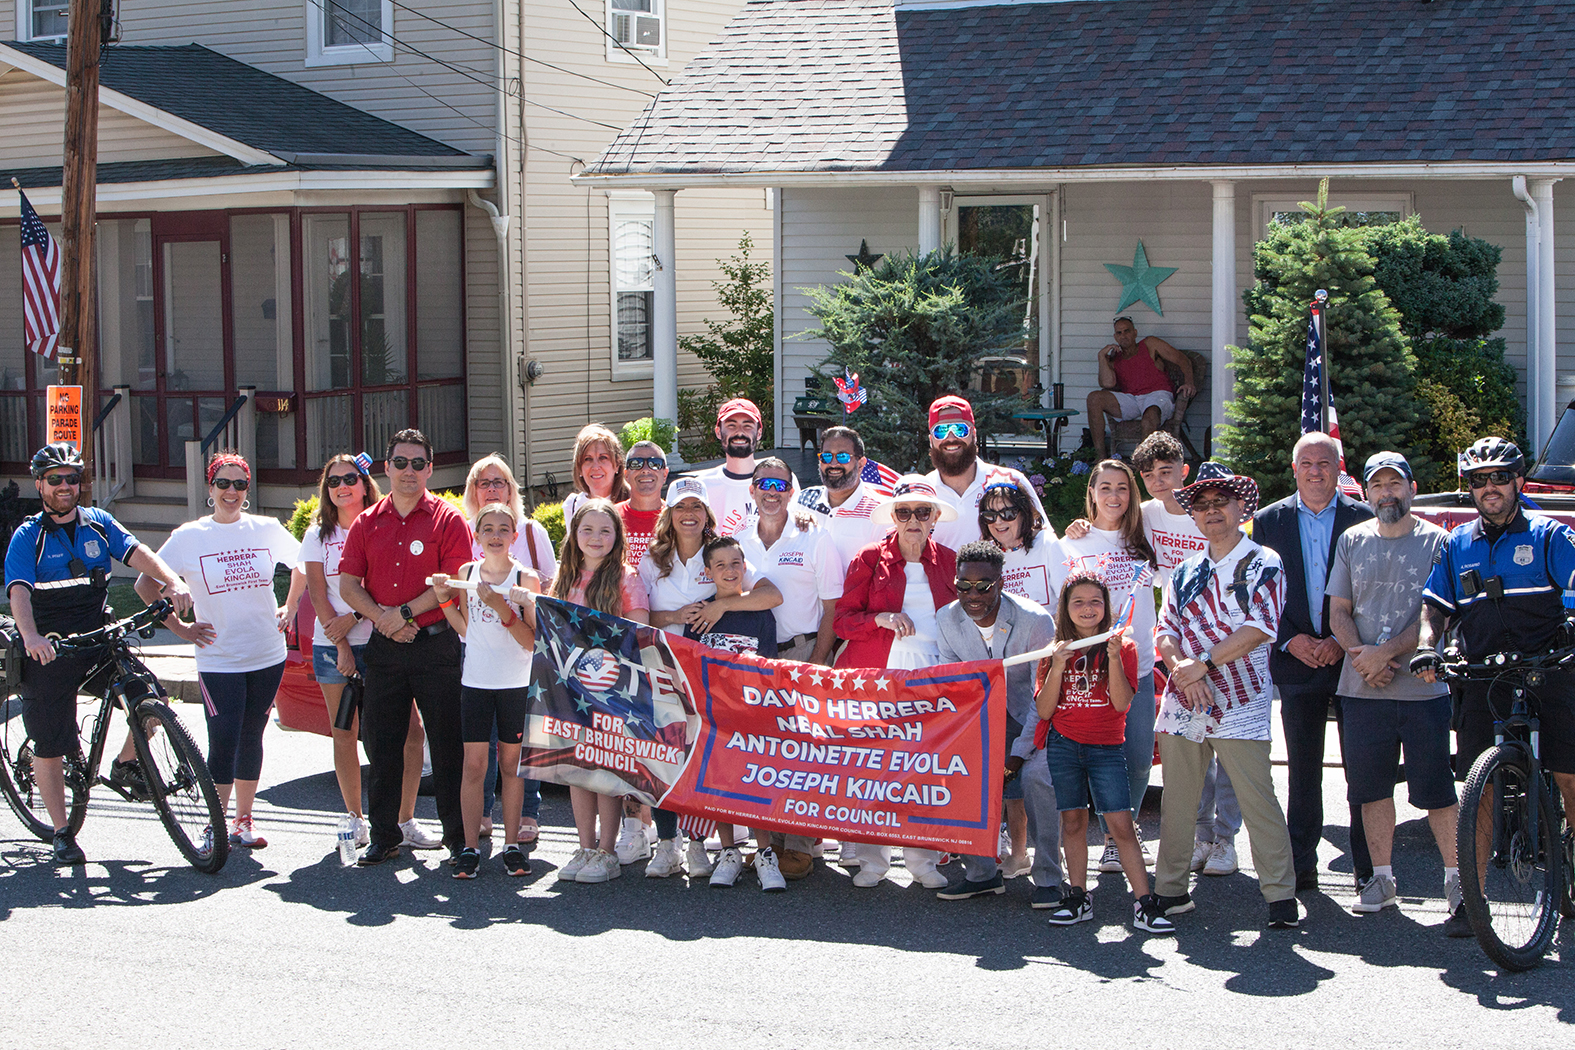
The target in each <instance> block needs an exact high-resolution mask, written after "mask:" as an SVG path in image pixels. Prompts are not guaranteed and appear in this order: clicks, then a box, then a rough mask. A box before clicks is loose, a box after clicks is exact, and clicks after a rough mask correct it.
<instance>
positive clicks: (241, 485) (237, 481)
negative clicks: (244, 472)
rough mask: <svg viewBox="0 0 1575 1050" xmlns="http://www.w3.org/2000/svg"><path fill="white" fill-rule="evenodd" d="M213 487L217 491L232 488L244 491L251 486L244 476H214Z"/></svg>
mask: <svg viewBox="0 0 1575 1050" xmlns="http://www.w3.org/2000/svg"><path fill="white" fill-rule="evenodd" d="M213 487H214V488H216V489H218V490H219V491H221V492H222V491H224V490H225V489H234V490H235V491H236V492H245V491H246V490H247V489H249V488H251V487H252V483H251V482H250V481H247V480H246V479H245V478H214V479H213Z"/></svg>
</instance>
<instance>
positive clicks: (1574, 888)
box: [1559, 817, 1575, 919]
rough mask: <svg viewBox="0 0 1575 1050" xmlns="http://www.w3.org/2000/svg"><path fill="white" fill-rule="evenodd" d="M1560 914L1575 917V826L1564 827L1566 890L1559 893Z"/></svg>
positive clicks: (1566, 821)
mask: <svg viewBox="0 0 1575 1050" xmlns="http://www.w3.org/2000/svg"><path fill="white" fill-rule="evenodd" d="M1568 822H1569V818H1568V817H1566V818H1565V823H1566V824H1568ZM1559 914H1560V915H1563V916H1564V917H1565V918H1566V919H1575V827H1565V829H1564V890H1563V892H1562V893H1560V894H1559Z"/></svg>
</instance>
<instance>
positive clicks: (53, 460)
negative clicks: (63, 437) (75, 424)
mask: <svg viewBox="0 0 1575 1050" xmlns="http://www.w3.org/2000/svg"><path fill="white" fill-rule="evenodd" d="M56 467H74V468H75V469H77V470H81V469H82V453H80V452H78V451H77V450H76V449H75V448H73V447H72V446H70V445H68V444H66V443H65V442H64V441H55V442H52V443H50V444H48V445H45V446H44V447H43V448H41V449H39V450H38V451H37V452H35V453H33V477H35V478H41V477H43V476H44V475H45V474H48V473H49V472H50V471H51V470H54V469H55V468H56Z"/></svg>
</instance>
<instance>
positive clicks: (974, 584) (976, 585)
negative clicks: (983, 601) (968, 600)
mask: <svg viewBox="0 0 1575 1050" xmlns="http://www.w3.org/2000/svg"><path fill="white" fill-rule="evenodd" d="M998 582H1000V581H998V580H958V581H957V593H958V594H989V593H990V592H991V591H993V590H995V585H996V584H997V583H998Z"/></svg>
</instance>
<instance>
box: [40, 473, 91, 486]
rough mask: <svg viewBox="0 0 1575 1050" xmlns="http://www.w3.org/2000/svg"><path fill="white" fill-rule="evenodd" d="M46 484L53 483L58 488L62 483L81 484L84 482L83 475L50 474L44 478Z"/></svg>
mask: <svg viewBox="0 0 1575 1050" xmlns="http://www.w3.org/2000/svg"><path fill="white" fill-rule="evenodd" d="M44 484H46V485H53V486H55V487H56V488H59V487H60V486H61V485H80V484H82V475H81V474H50V475H49V476H48V477H46V478H44Z"/></svg>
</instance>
